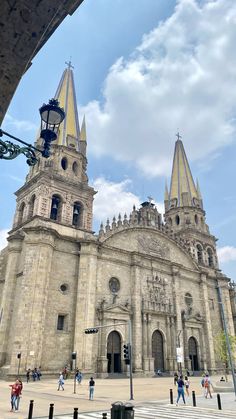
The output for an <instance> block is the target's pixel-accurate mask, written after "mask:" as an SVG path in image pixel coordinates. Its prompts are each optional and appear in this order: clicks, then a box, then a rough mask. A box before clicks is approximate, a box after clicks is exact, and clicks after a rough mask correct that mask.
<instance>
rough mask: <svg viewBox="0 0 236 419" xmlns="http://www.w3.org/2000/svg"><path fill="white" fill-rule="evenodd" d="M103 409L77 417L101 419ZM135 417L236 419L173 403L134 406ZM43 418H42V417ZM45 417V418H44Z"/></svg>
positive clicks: (66, 418)
mask: <svg viewBox="0 0 236 419" xmlns="http://www.w3.org/2000/svg"><path fill="white" fill-rule="evenodd" d="M103 412H104V411H97V412H88V413H85V412H83V413H80V412H79V415H78V417H79V419H102V413H103ZM106 413H107V419H110V418H111V413H110V411H106ZM134 417H135V419H179V418H180V417H181V419H199V418H201V419H222V418H227V419H236V414H235V413H234V412H233V411H227V410H214V409H208V408H207V409H206V408H201V407H200V408H199V407H193V406H182V405H180V406H174V405H160V404H155V405H154V404H153V405H151V406H150V405H142V406H136V407H134ZM72 418H73V415H59V416H55V419H72ZM42 419H43V418H42ZM45 419H46V418H45Z"/></svg>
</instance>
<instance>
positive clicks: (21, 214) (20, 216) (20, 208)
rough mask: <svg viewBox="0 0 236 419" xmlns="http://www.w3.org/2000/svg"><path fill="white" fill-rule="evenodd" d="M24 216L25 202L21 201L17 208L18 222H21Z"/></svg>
mask: <svg viewBox="0 0 236 419" xmlns="http://www.w3.org/2000/svg"><path fill="white" fill-rule="evenodd" d="M24 216H25V202H22V203H21V204H20V206H19V210H18V224H22V223H23V221H24Z"/></svg>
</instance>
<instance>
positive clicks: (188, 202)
mask: <svg viewBox="0 0 236 419" xmlns="http://www.w3.org/2000/svg"><path fill="white" fill-rule="evenodd" d="M177 138H178V140H177V141H176V143H175V152H174V159H173V166H172V175H171V184H170V193H169V202H170V207H173V206H175V207H176V206H177V207H182V206H195V205H196V202H195V200H199V194H198V191H197V188H196V186H195V183H194V180H193V177H192V173H191V170H190V167H189V164H188V160H187V157H186V154H185V150H184V146H183V143H182V141H181V140H180V138H181V137H180V135H179V134H177Z"/></svg>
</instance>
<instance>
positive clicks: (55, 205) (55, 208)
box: [50, 194, 62, 221]
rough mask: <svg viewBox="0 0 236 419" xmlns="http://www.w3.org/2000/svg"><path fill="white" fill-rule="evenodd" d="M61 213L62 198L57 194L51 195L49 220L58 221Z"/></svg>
mask: <svg viewBox="0 0 236 419" xmlns="http://www.w3.org/2000/svg"><path fill="white" fill-rule="evenodd" d="M61 213H62V198H61V196H60V195H58V194H53V195H52V201H51V211H50V218H51V220H55V221H60V220H61Z"/></svg>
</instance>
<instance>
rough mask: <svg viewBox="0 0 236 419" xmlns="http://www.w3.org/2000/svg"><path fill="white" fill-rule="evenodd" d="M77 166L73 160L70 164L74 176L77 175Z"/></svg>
mask: <svg viewBox="0 0 236 419" xmlns="http://www.w3.org/2000/svg"><path fill="white" fill-rule="evenodd" d="M78 168H79V166H78V163H77V162H76V161H74V163H73V164H72V170H73V172H74V174H75V175H76V176H77V175H78Z"/></svg>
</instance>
